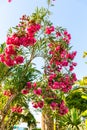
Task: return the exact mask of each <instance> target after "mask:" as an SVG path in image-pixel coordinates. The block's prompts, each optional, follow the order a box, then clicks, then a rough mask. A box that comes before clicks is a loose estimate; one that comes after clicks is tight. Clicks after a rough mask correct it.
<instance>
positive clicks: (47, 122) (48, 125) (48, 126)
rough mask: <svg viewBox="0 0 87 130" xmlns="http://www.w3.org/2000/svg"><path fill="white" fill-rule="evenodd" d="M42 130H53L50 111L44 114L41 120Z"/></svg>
mask: <svg viewBox="0 0 87 130" xmlns="http://www.w3.org/2000/svg"><path fill="white" fill-rule="evenodd" d="M41 125H42V128H41V130H53V119H52V117H51V115H50V114H49V111H47V112H44V111H43V112H42V119H41Z"/></svg>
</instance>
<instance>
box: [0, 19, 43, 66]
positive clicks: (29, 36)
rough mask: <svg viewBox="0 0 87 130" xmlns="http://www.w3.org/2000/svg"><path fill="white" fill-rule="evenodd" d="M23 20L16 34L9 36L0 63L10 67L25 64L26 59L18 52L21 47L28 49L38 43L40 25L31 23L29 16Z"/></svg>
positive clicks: (0, 56) (0, 55)
mask: <svg viewBox="0 0 87 130" xmlns="http://www.w3.org/2000/svg"><path fill="white" fill-rule="evenodd" d="M21 20H22V21H21V22H20V24H19V25H18V26H17V27H16V28H17V29H16V32H15V33H13V34H12V35H10V36H9V35H8V36H7V40H6V44H7V47H6V48H5V50H4V52H3V53H2V54H0V62H2V63H4V64H5V65H7V66H9V67H10V66H14V65H16V64H21V63H23V62H24V58H23V56H21V55H19V54H18V50H20V46H23V47H28V46H32V45H34V44H35V43H36V39H35V33H36V32H38V31H39V30H40V28H41V26H40V24H38V23H31V22H29V19H28V18H27V16H23V17H22V18H21Z"/></svg>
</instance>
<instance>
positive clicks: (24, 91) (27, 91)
mask: <svg viewBox="0 0 87 130" xmlns="http://www.w3.org/2000/svg"><path fill="white" fill-rule="evenodd" d="M21 93H22V94H25V95H26V94H28V93H29V90H28V89H22V90H21Z"/></svg>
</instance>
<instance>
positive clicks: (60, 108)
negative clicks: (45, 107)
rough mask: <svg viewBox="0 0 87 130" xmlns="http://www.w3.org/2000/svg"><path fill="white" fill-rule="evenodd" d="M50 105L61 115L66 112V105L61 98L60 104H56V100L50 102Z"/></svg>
mask: <svg viewBox="0 0 87 130" xmlns="http://www.w3.org/2000/svg"><path fill="white" fill-rule="evenodd" d="M50 107H51V109H52V110H56V109H58V111H59V114H60V115H61V116H62V115H65V114H67V113H68V108H67V107H66V105H65V103H64V101H63V100H62V101H61V102H60V104H58V103H56V102H51V104H50Z"/></svg>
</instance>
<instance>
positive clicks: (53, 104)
mask: <svg viewBox="0 0 87 130" xmlns="http://www.w3.org/2000/svg"><path fill="white" fill-rule="evenodd" d="M57 105H58V104H57V103H56V102H51V104H50V106H51V108H52V109H53V110H55V109H56V107H57Z"/></svg>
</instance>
